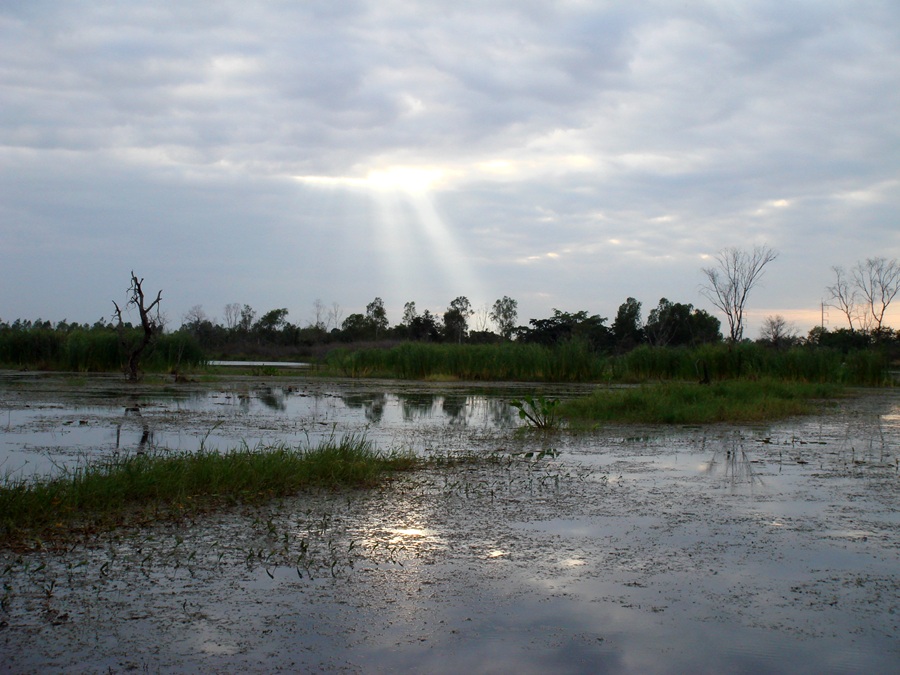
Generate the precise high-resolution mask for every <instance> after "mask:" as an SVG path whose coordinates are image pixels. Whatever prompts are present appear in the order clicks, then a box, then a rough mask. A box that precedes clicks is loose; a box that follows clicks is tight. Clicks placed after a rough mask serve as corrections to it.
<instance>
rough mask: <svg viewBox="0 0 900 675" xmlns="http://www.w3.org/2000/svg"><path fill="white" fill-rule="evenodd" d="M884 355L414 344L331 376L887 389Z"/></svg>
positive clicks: (372, 353)
mask: <svg viewBox="0 0 900 675" xmlns="http://www.w3.org/2000/svg"><path fill="white" fill-rule="evenodd" d="M888 365H889V362H888V357H887V356H886V355H885V353H884V352H882V351H879V350H876V349H870V350H865V351H859V352H851V353H849V354H845V353H843V352H841V351H840V350H836V349H829V348H824V347H811V346H809V347H795V348H792V349H787V350H775V349H770V348H767V347H765V346H762V345H757V344H750V343H746V344H739V345H726V344H717V345H702V346H699V347H695V348H688V347H650V346H646V345H644V346H641V347H638V348H637V349H634V350H632V351H631V352H628V353H627V354H624V355H622V356H616V357H610V356H604V355H601V354H598V353H596V352H595V351H593V350H591V348H590V346H589V345H588V344H587V343H585V342H581V341H577V340H574V341H571V342H567V343H563V344H560V345H557V346H554V347H545V346H542V345H535V344H522V343H516V342H512V343H504V344H486V345H465V344H463V345H456V344H433V343H421V342H408V343H404V344H401V345H397V346H394V347H392V348H390V349H360V350H356V351H349V350H346V349H340V350H335V351H333V352H331V353H330V354H329V355H328V356H327V357H326V362H325V369H326V370H325V372H330V373H331V374H336V375H344V376H349V377H374V376H378V377H398V378H403V379H429V378H441V377H450V378H457V379H461V380H510V381H533V382H598V381H603V380H612V381H616V382H647V381H654V380H663V381H665V380H683V381H695V382H696V381H698V380H700V379H703V378H704V377H705V376H708V377H709V378H710V380H711V381H718V380H731V379H759V378H774V379H779V380H785V381H789V382H832V383H835V384H845V385H860V386H878V385H882V384H884V383H885V382H886V371H887V367H888Z"/></svg>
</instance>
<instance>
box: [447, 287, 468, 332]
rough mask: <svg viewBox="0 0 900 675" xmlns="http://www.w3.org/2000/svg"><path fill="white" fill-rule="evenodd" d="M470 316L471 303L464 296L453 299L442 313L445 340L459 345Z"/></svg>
mask: <svg viewBox="0 0 900 675" xmlns="http://www.w3.org/2000/svg"><path fill="white" fill-rule="evenodd" d="M470 316H472V303H470V302H469V299H468V298H467V297H466V296H464V295H460V296H459V297H457V298H455V299H454V300H453V302H451V303H450V306H449V307H448V308H447V311H446V312H444V337H445V338H446V339H447V340H455V341H456V342H460V343H461V342H462V341H463V338H464V337H465V336H466V331H467V330H468V327H469V317H470Z"/></svg>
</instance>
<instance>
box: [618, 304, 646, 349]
mask: <svg viewBox="0 0 900 675" xmlns="http://www.w3.org/2000/svg"><path fill="white" fill-rule="evenodd" d="M612 332H613V338H614V339H615V341H616V347H617V348H618V349H619V350H620V351H629V350H631V349H634V348H635V347H637V346H638V345H639V344H640V343H641V342H643V341H644V329H643V328H642V327H641V303H639V302H638V301H637V300H635V299H634V298H628V299H627V300H625V302H623V303H622V304H621V305H619V310H618V311H617V312H616V318H615V319H614V320H613V324H612Z"/></svg>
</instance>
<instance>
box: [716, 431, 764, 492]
mask: <svg viewBox="0 0 900 675" xmlns="http://www.w3.org/2000/svg"><path fill="white" fill-rule="evenodd" d="M703 444H704V446H705V445H706V439H705V438H704V439H703ZM717 473H721V474H722V476H723V478H725V480H726V481H727V482H728V483H730V484H731V485H762V484H763V480H762V478H760V477H759V476H758V475H757V474H756V471H755V470H754V468H753V460H752V459H751V458H750V455H749V454H747V451H746V450H744V445H743V442H742V441H741V440H740V439H736V438H731V439H726V440H725V441H724V442H723V443H722V444H721V445H720V446H719V447H717V448H716V449H715V450H714V451H713V456H712V458H711V459H710V460H709V462H708V463H707V465H706V474H707V475H709V476H715V475H716V474H717Z"/></svg>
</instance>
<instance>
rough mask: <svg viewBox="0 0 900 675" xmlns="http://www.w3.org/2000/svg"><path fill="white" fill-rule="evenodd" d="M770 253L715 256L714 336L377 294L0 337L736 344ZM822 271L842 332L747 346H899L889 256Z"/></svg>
mask: <svg viewBox="0 0 900 675" xmlns="http://www.w3.org/2000/svg"><path fill="white" fill-rule="evenodd" d="M777 255H778V254H777V252H775V251H774V250H773V249H771V248H769V247H767V246H757V247H754V248H753V249H752V250H741V249H736V248H726V249H723V250H722V251H720V252H719V254H718V256H717V257H716V259H715V261H716V264H715V265H714V266H712V267H709V268H705V269H703V270H702V271H703V274H704V276H705V278H706V283H705V284H704V285H702V286H701V289H700V290H701V293H702V294H703V295H704V296H705V297H706V298H708V299H709V300H710V301H711V302H712V303H713V304H714V305H715V307H716V308H717V309H718V310H719V311H720V312H722V314H724V316H725V319H726V323H727V332H726V333H725V334H724V335H723V332H722V326H721V322H720V321H719V319H718V318H716V317H715V316H713V315H711V314H710V313H708V312H707V311H706V310H703V309H698V308H695V307H694V306H693V305H692V304H690V303H682V302H673V301H671V300H669V299H667V298H661V299H660V300H659V302H658V303H657V305H656V306H655V307H653V308H652V309H650V311H649V312H648V313H647V316H646V319H644V318H643V316H642V303H641V302H639V301H638V300H636V299H635V298H632V297H629V298H627V299H626V300H625V302H623V303H622V304H621V305H620V306H619V308H618V310H617V312H616V314H615V317H614V318H613V320H612V322H610V321H609V319H608V318H607V317H603V316H600V315H598V314H592V313H590V312H588V311H584V310H582V311H576V312H565V311H562V310H559V309H553V310H552V314H551V316H549V317H545V318H538V319H529V320H528V322H527V324H523V325H520V324H519V316H518V302H517V301H516V300H515V299H513V298H511V297H509V296H503V297H502V298H499V299H497V300H496V301H495V302H494V303H493V305H491V306H484V307H482V308H480V309H477V310H476V309H474V308H473V306H472V304H471V302H470V301H469V299H468V298H467V297H466V296H462V295H461V296H458V297H456V298H454V299H453V300H452V301H451V302H450V303H449V304H448V306H447V308H446V310H444V311H443V312H436V313H432V312H431V311H430V310H427V309H426V310H424V311H421V312H420V311H419V310H418V308H417V306H416V303H415V301H409V302H406V303H405V305H404V308H403V315H402V319H401V321H400V322H399V323H398V324H396V325H394V326H391V325H390V324H389V322H388V318H387V311H386V309H385V306H384V301H383V300H382V299H381V298H380V297H376V298H374V299H373V300H372V301H371V302H370V303H369V304H368V305H366V310H365V312H364V313H354V314H350V315H349V316H347V317H346V318H344V317H343V313H342V311H341V308H340V306H339V305H338V304H337V303H332V304H331V305H330V306H326V305H325V304H324V303H323V302H322V301H321V300H316V301H315V302H314V304H313V313H314V314H313V317H314V318H313V319H312V320H311V321H310V322H308V323H307V324H306V325H305V326H301V325H300V324H294V323H291V322H290V321H289V319H288V317H289V312H288V309H287V308H284V307H282V308H275V309H271V310H268V311H266V312H264V313H262V314H261V315H260V314H258V313H257V311H256V310H255V309H254V308H253V307H251V306H250V305H247V304H240V303H230V304H228V305H226V306H225V308H224V313H223V316H224V321H223V322H219V321H218V320H216V319H212V318H210V317H209V316H207V314H206V313H205V312H204V310H203V308H202V306H201V305H195V306H194V307H192V308H191V310H190V311H188V312H187V313H186V314H185V316H184V317H183V319H182V322H181V325H180V326H179V328H178V329H176V330H175V331H166V330H165V318H164V315H162V314H161V313H160V311H159V304H160V301H161V293H162V292H161V291H160V292H159V293H158V294H157V295H156V296H155V299H153V301H152V303H151V305H150V306H149V307H147V308H146V309H147V310H150V309H153V310H155V313H154V315H153V316H152V317H148V316H145V315H144V314H145V313H146V312H142V313H141V324H140V325H138V326H133V325H132V324H130V323H128V322H125V321H124V320H123V316H122V311H121V310H120V308H119V305H118V304H116V303H113V304H114V308H115V314H114V318H115V319H116V322H112V321H104V320H103V319H101V320H99V321H97V322H95V323H94V324H92V325H89V324H78V323H68V322H67V321H61V322H58V323H56V324H51V322H49V321H42V320H40V319H38V320H37V321H33V322H32V321H24V320H21V319H20V320H16V321H14V322H12V323H6V322H3V321H0V336H3V335H7V336H10V335H13V336H14V335H17V334H18V335H22V334H23V333H29V332H35V331H36V332H39V333H43V334H47V333H51V332H52V333H56V334H63V335H65V334H70V333H73V332H78V333H81V334H84V333H104V332H107V333H108V332H111V331H114V332H117V334H118V335H119V341H120V343H122V344H123V347H124V348H125V351H126V352H128V353H134V351H135V350H140V349H144V347H145V346H146V345H147V344H148V342H149V339H150V338H151V337H156V336H162V335H163V334H165V333H167V332H168V333H169V334H173V333H174V334H178V335H180V336H182V337H184V338H190V340H191V343H193V344H195V345H196V346H197V347H198V348H199V349H200V350H202V352H203V353H206V354H207V355H210V356H215V355H221V356H224V357H228V356H236V355H248V356H250V355H258V356H289V355H294V354H296V355H302V354H313V355H315V354H317V353H321V352H326V351H328V349H329V348H330V347H332V346H335V345H337V346H340V345H345V344H347V343H387V344H390V343H396V342H403V341H414V342H432V343H455V344H463V343H465V344H490V343H503V342H512V341H514V342H519V343H523V344H538V345H542V346H554V345H559V344H563V343H567V342H569V341H572V340H579V341H581V342H584V343H585V344H587V345H589V347H590V348H591V349H592V350H594V351H596V352H598V353H608V354H623V353H627V352H628V351H630V350H632V349H634V348H636V347H638V346H641V345H648V346H652V347H681V346H684V347H697V346H700V345H706V344H715V343H719V342H723V341H724V342H729V343H737V342H741V341H744V340H745V338H744V317H745V311H746V307H747V302H748V298H749V296H750V292H751V291H752V290H753V288H754V287H755V285H756V284H757V282H758V281H759V279H760V278H761V277H762V274H763V272H764V270H765V268H766V266H767V265H768V264H769V263H771V262H772V261H774V260H775V259H776V258H777ZM832 270H833V272H834V275H835V281H834V284H833V285H830V286H828V287H827V289H826V292H827V293H828V294H829V305H830V306H831V307H835V308H837V309H838V311H839V313H840V314H841V315H842V316H843V317H844V318H845V319H846V322H847V325H846V327H841V328H838V329H836V330H828V329H825V328H824V326H819V327H816V328H814V329H813V330H812V331H810V333H809V334H808V335H807V336H805V337H804V336H800V335H799V334H798V333H797V330H796V329H795V328H794V327H793V324H791V323H790V322H788V321H786V320H785V319H784V318H783V317H781V316H771V317H768V318H766V320H765V322H764V323H763V327H762V330H761V332H760V336H759V338H758V340H757V342H760V343H762V344H767V345H770V346H773V347H790V346H795V345H799V344H804V343H805V344H811V345H822V346H828V347H837V348H840V349H842V350H845V351H846V350H849V349H860V348H866V347H868V346H870V345H872V344H889V343H890V344H897V343H900V338H898V334H897V333H896V332H895V331H892V330H891V329H890V328H888V327H887V326H886V325H885V324H884V317H885V314H886V312H887V310H888V308H889V306H890V304H891V302H892V301H893V300H894V298H895V297H896V295H897V294H898V291H900V264H898V262H897V261H896V260H887V259H885V258H869V259H866V260H865V261H861V262H859V263H857V264H856V265H855V266H854V267H853V268H852V269H851V270H850V272H846V271H845V270H844V269H843V268H841V267H834V268H832ZM142 281H143V280H142V279H138V278H137V277H136V276H135V275H134V273H132V279H131V286H130V288H129V301H128V304H129V305H133V306H134V307H136V308H138V310H139V311H140V310H141V309H142V308H143V305H144V300H143V293H142V290H141V287H140V282H142ZM151 297H152V296H151ZM150 318H152V321H150ZM45 337H46V335H45ZM7 342H10V341H9V340H7ZM14 342H15V340H12V343H14ZM139 353H140V352H138V354H139ZM0 357H2V354H0ZM7 362H9V361H7ZM132 372H133V373H136V370H135V369H132Z"/></svg>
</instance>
